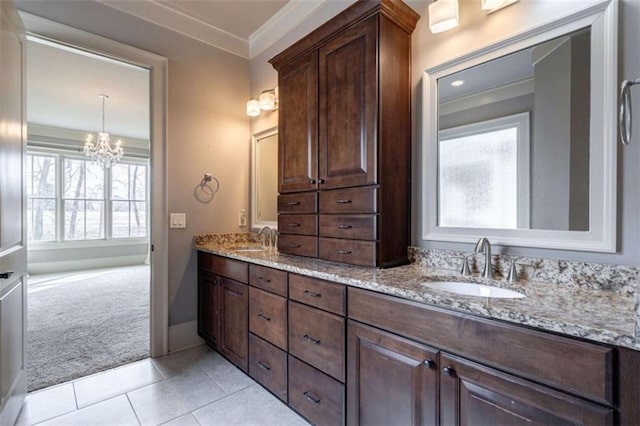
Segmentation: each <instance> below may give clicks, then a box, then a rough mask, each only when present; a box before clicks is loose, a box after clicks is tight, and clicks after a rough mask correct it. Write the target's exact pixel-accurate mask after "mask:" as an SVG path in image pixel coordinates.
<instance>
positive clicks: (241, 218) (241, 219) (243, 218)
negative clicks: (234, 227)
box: [238, 209, 247, 227]
mask: <svg viewBox="0 0 640 426" xmlns="http://www.w3.org/2000/svg"><path fill="white" fill-rule="evenodd" d="M238 226H240V227H245V226H247V211H246V210H245V209H242V210H240V213H238Z"/></svg>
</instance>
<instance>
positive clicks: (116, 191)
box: [27, 151, 148, 241]
mask: <svg viewBox="0 0 640 426" xmlns="http://www.w3.org/2000/svg"><path fill="white" fill-rule="evenodd" d="M147 168H148V166H147V163H146V162H141V161H135V160H131V159H129V160H123V161H122V162H120V163H119V164H116V165H114V166H112V167H111V168H105V169H103V168H102V167H101V166H99V165H97V164H94V163H93V162H91V161H90V160H88V159H86V158H84V157H82V156H78V155H73V154H69V153H67V152H56V153H49V151H47V152H46V153H40V152H37V151H33V152H29V153H28V155H27V193H28V204H27V214H28V227H27V228H28V230H27V235H28V239H29V241H77V240H102V239H113V238H141V237H146V236H147V220H146V219H147V218H146V216H147Z"/></svg>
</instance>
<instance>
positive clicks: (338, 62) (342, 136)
mask: <svg viewBox="0 0 640 426" xmlns="http://www.w3.org/2000/svg"><path fill="white" fill-rule="evenodd" d="M377 23H378V18H377V17H373V18H370V19H368V20H366V21H364V22H361V23H359V24H356V25H354V26H352V27H350V28H349V29H347V30H346V31H344V32H343V33H341V34H340V35H338V36H337V37H335V38H333V39H331V40H330V41H329V42H328V43H326V44H325V45H323V46H322V47H321V48H320V51H319V53H320V56H319V69H320V70H319V79H320V97H319V99H320V142H319V144H320V145H319V160H320V161H319V167H320V170H319V177H320V179H321V180H320V182H321V185H320V189H325V188H327V189H328V188H344V187H350V186H358V185H367V184H374V183H376V180H377V178H376V127H377V120H376V117H377V111H378V107H377V105H378V101H377V78H378V71H377V69H378V68H377V65H376V56H377V55H376V34H377Z"/></svg>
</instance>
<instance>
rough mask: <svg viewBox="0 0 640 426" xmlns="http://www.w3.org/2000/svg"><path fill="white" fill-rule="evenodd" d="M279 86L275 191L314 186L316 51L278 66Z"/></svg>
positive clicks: (282, 191) (291, 190)
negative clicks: (276, 181) (277, 160)
mask: <svg viewBox="0 0 640 426" xmlns="http://www.w3.org/2000/svg"><path fill="white" fill-rule="evenodd" d="M278 86H279V87H278V91H279V132H278V151H279V160H280V161H279V163H278V191H279V192H280V193H287V192H295V191H312V190H315V189H316V188H317V183H316V182H317V176H318V160H317V155H318V154H317V152H318V53H317V52H311V53H309V54H307V55H305V56H303V57H301V58H298V59H296V60H294V61H291V62H290V63H288V64H286V65H284V66H283V67H282V68H281V69H280V70H279V74H278ZM285 117H286V119H285Z"/></svg>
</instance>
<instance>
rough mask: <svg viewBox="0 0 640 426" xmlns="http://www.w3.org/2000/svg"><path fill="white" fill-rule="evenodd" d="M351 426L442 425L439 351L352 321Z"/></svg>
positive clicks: (349, 395)
mask: <svg viewBox="0 0 640 426" xmlns="http://www.w3.org/2000/svg"><path fill="white" fill-rule="evenodd" d="M348 351H349V352H348V355H347V360H348V363H349V364H348V367H347V384H348V386H347V416H348V417H347V419H348V422H347V423H348V424H349V425H434V424H437V423H438V369H437V364H438V353H437V351H436V350H434V349H431V348H429V347H426V346H423V345H420V344H418V343H415V342H412V341H410V340H407V339H404V338H401V337H399V336H396V335H394V334H390V333H386V332H383V331H380V330H377V329H375V328H372V327H368V326H364V325H362V324H359V323H356V322H353V321H349V328H348Z"/></svg>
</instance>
